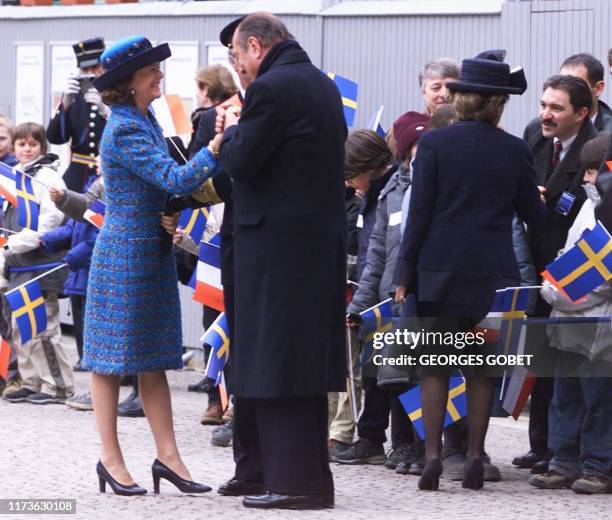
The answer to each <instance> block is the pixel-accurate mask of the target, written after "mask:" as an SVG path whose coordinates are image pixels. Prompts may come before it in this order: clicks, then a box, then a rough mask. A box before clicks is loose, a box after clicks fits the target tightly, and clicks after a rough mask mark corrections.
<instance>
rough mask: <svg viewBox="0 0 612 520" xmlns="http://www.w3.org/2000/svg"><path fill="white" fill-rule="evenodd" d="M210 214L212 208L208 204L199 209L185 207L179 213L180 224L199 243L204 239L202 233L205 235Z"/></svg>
mask: <svg viewBox="0 0 612 520" xmlns="http://www.w3.org/2000/svg"><path fill="white" fill-rule="evenodd" d="M209 214H210V210H209V208H208V207H206V206H205V207H203V208H197V209H185V210H183V211H181V213H180V215H179V223H178V225H179V227H181V228H183V229H184V230H185V232H186V233H187V234H188V235H189V236H190V237H191V238H192V240H193V241H194V242H195V243H196V244H199V243H200V241H201V240H202V235H204V230H205V229H206V222H208V216H209Z"/></svg>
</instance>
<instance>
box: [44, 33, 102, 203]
mask: <svg viewBox="0 0 612 520" xmlns="http://www.w3.org/2000/svg"><path fill="white" fill-rule="evenodd" d="M72 47H73V49H74V54H75V55H76V59H77V65H78V67H79V70H78V72H77V73H75V74H74V75H72V76H70V77H69V78H68V80H67V83H66V88H65V89H64V93H63V95H62V101H61V103H60V104H59V106H58V107H57V110H56V111H55V114H54V116H53V119H51V122H50V123H49V127H48V128H47V138H48V140H49V142H50V143H52V144H64V143H67V142H70V150H71V158H70V159H71V160H70V165H69V166H68V168H67V169H66V172H65V173H64V181H65V182H66V186H67V187H68V188H69V189H71V190H74V191H78V192H79V193H82V192H83V188H84V186H85V185H86V184H87V181H88V179H89V178H90V176H92V175H95V172H96V156H97V155H98V145H99V143H100V139H101V138H102V132H103V130H104V125H105V124H106V117H107V115H108V107H106V105H104V104H103V103H102V98H101V97H100V93H99V92H98V91H97V90H96V89H95V88H94V86H93V80H94V79H95V78H96V77H97V76H99V75H100V74H101V73H102V68H101V66H100V56H101V54H102V53H103V52H104V40H103V39H102V38H92V39H90V40H84V41H82V42H79V43H75V44H74V45H73V46H72Z"/></svg>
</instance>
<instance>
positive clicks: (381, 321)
mask: <svg viewBox="0 0 612 520" xmlns="http://www.w3.org/2000/svg"><path fill="white" fill-rule="evenodd" d="M359 316H360V317H361V329H360V333H361V337H362V340H363V341H364V343H365V344H364V346H363V350H362V352H361V365H362V366H363V365H365V364H366V363H367V362H368V361H369V359H370V356H371V354H372V347H373V346H372V342H373V340H374V334H376V333H377V332H389V331H390V330H391V329H392V328H393V308H392V302H391V298H388V299H387V300H385V301H383V302H380V303H378V304H376V305H374V307H370V308H369V309H366V310H365V311H362V312H360V313H359Z"/></svg>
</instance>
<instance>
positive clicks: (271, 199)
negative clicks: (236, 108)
mask: <svg viewBox="0 0 612 520" xmlns="http://www.w3.org/2000/svg"><path fill="white" fill-rule="evenodd" d="M345 138H346V126H345V123H344V117H343V112H342V103H341V100H340V94H339V92H338V90H337V88H336V87H335V85H334V84H333V83H332V81H331V80H330V79H329V78H327V77H326V76H325V75H324V74H323V73H322V72H321V71H320V70H318V69H317V68H316V67H314V66H313V65H312V64H311V62H310V60H309V58H308V55H307V54H306V53H305V52H304V50H302V48H301V47H300V46H299V45H298V44H297V42H294V41H288V42H281V43H279V44H277V45H275V46H274V47H273V48H272V49H271V50H270V51H269V53H268V55H267V56H266V57H265V58H264V60H263V62H262V63H261V66H260V69H259V72H258V76H257V79H256V80H255V81H254V82H253V83H252V84H251V85H250V86H249V88H248V90H247V94H246V98H245V103H244V106H243V111H242V116H241V118H240V122H239V123H238V125H236V126H234V127H232V128H229V129H228V130H227V131H226V132H225V136H224V139H223V143H222V146H221V155H220V162H221V165H222V168H223V169H224V170H225V171H226V172H227V173H228V174H229V175H230V176H231V177H232V178H233V179H234V208H233V210H234V253H235V327H234V342H233V345H232V347H231V348H230V366H231V367H232V370H231V380H230V383H231V390H232V392H233V393H234V394H235V395H237V396H239V397H248V398H278V397H289V396H308V395H311V396H313V395H322V394H325V393H326V392H327V391H339V390H343V389H344V387H345V376H346V370H345V360H344V356H345V347H344V310H345V303H344V284H345V279H346V247H345V242H346V237H345V233H346V217H345V213H344V178H343V161H344V140H345Z"/></svg>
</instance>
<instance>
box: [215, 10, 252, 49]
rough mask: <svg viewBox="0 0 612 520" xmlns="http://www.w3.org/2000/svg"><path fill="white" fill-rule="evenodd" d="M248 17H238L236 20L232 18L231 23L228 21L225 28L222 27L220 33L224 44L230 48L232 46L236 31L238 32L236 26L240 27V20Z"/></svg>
mask: <svg viewBox="0 0 612 520" xmlns="http://www.w3.org/2000/svg"><path fill="white" fill-rule="evenodd" d="M246 17H247V15H244V16H241V17H240V18H236V19H235V20H232V21H231V22H230V23H228V24H227V25H226V26H225V27H224V28H223V29H221V32H220V33H219V41H220V42H221V44H222V45H224V46H225V47H228V48H231V47H232V38H233V37H234V33H235V32H236V27H238V26H239V25H240V22H242V20H244V19H245V18H246Z"/></svg>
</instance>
